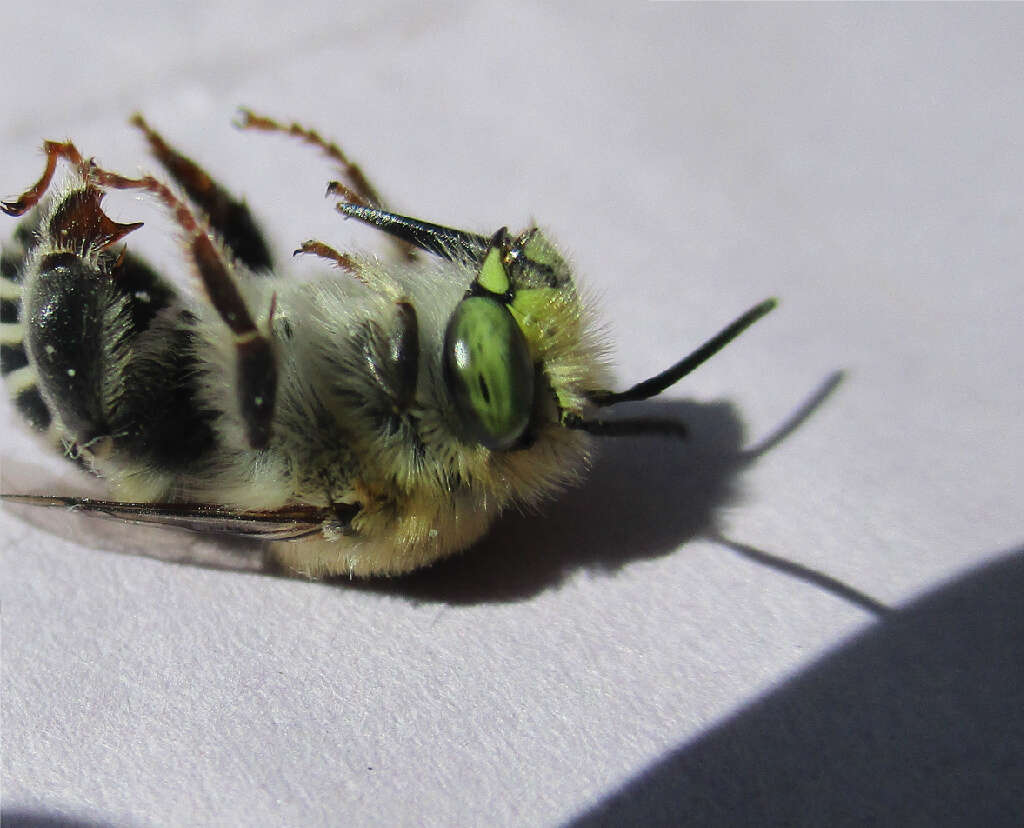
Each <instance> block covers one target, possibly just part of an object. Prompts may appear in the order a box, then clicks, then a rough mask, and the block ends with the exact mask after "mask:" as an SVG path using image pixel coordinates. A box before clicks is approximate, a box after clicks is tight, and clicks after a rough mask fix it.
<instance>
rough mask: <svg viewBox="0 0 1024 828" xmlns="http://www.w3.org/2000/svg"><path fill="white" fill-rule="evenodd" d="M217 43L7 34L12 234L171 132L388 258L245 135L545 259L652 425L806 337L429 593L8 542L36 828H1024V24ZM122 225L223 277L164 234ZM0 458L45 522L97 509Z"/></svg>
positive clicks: (313, 230) (90, 14) (434, 582)
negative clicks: (22, 205) (646, 391)
mask: <svg viewBox="0 0 1024 828" xmlns="http://www.w3.org/2000/svg"><path fill="white" fill-rule="evenodd" d="M208 6H209V4H205V3H181V4H175V5H174V6H173V7H172V6H170V5H168V6H167V7H164V6H163V5H161V4H151V5H147V4H139V3H135V4H130V5H128V4H125V5H123V6H118V5H116V4H108V5H105V6H102V7H87V6H77V7H68V8H65V9H62V10H60V11H54V10H53V9H46V10H41V9H40V10H33V9H31V8H28V7H24V8H19V12H18V14H17V15H16V16H10V17H9V18H8V19H7V20H6V22H5V29H4V38H3V40H4V54H5V60H4V62H5V67H6V68H5V70H4V80H3V81H2V82H0V102H2V104H3V113H4V119H3V123H2V124H0V148H2V159H3V160H2V165H0V191H2V192H3V194H4V195H5V197H7V196H12V195H16V194H17V192H18V191H19V190H20V189H21V188H23V187H24V186H26V185H27V184H29V183H30V182H31V181H33V180H34V179H35V177H36V176H37V175H38V173H39V171H40V169H41V156H40V154H39V152H38V146H39V144H40V142H41V141H42V139H44V138H54V139H63V138H65V137H72V138H74V139H75V141H76V142H77V143H78V145H79V146H80V147H81V149H82V150H83V152H85V153H88V154H93V155H95V156H97V157H98V158H99V159H101V160H102V161H103V162H104V163H105V164H106V165H107V166H110V167H113V168H115V169H119V170H122V171H124V172H126V173H133V172H135V171H136V170H138V169H140V168H146V169H152V168H154V166H155V165H154V164H153V162H152V161H151V160H150V159H149V158H147V156H146V154H145V152H144V147H143V142H142V141H141V140H140V138H139V136H138V135H136V134H134V133H133V132H132V131H131V130H130V129H129V128H128V127H127V125H126V120H127V117H128V115H129V114H130V113H131V112H133V111H135V110H136V109H138V110H141V111H143V112H145V113H146V115H147V117H148V118H149V119H150V120H151V121H152V123H153V124H154V125H155V126H157V127H158V128H159V129H161V130H163V131H164V133H165V134H166V135H167V136H168V138H169V139H172V140H173V141H174V142H176V143H177V144H178V145H179V146H181V147H182V148H183V149H186V150H187V151H189V152H190V153H192V154H193V155H194V156H195V157H196V158H197V159H198V160H200V161H201V162H202V163H204V164H205V165H207V167H208V168H209V169H210V170H211V171H212V172H213V173H215V174H217V175H218V176H220V177H221V178H222V179H223V180H224V181H225V182H226V183H227V184H228V185H229V186H231V187H232V188H234V189H235V190H237V191H239V192H242V193H244V194H245V195H246V197H247V198H248V200H249V203H250V204H251V205H252V206H253V208H254V209H255V211H256V213H257V215H258V216H259V218H260V220H261V221H262V222H263V223H264V225H265V226H266V227H267V229H268V232H269V235H270V237H271V241H272V242H273V244H274V246H275V248H276V250H277V252H278V256H279V259H280V260H281V261H286V260H288V253H289V252H290V251H291V250H292V249H294V247H295V246H296V244H297V243H298V242H301V241H303V240H305V239H307V238H310V237H319V238H323V239H325V240H327V241H329V242H331V243H333V244H336V245H340V246H345V245H352V246H360V247H366V246H369V245H373V244H374V243H375V242H377V241H378V240H377V239H376V238H375V237H374V236H373V235H372V234H370V233H366V232H365V231H362V230H360V229H359V228H356V227H354V226H353V225H352V223H347V224H345V223H342V222H340V221H339V220H338V218H337V216H336V215H335V214H334V212H333V210H332V209H331V204H330V202H328V201H325V200H324V199H323V198H322V197H321V196H322V193H323V188H324V185H325V183H326V181H327V180H328V179H329V178H330V177H331V170H330V168H329V166H328V165H327V164H326V163H324V162H323V160H322V159H321V158H320V157H318V156H317V155H316V154H315V153H311V152H310V151H308V150H307V149H305V148H303V147H301V146H299V145H295V144H291V143H289V142H287V141H285V140H279V139H275V138H272V137H267V136H258V135H244V134H240V133H238V132H236V131H234V130H233V129H232V128H231V126H230V119H231V118H232V116H233V114H234V111H235V108H236V107H237V106H238V105H242V104H244V105H247V106H251V107H253V108H256V109H259V110H262V111H265V112H268V113H270V114H274V115H277V116H280V117H283V118H295V119H298V120H301V121H303V122H305V123H308V124H311V125H314V126H316V127H318V128H319V129H321V130H322V131H323V132H324V133H325V134H327V135H330V136H333V137H336V138H337V139H338V140H339V141H341V142H342V143H343V145H344V146H345V147H346V148H347V149H348V150H349V152H350V153H351V154H352V156H353V157H354V158H356V159H358V160H359V161H360V162H361V163H362V164H363V166H364V168H365V169H366V170H367V172H368V173H370V174H371V175H372V176H373V178H374V180H375V181H376V183H377V184H378V186H379V188H380V189H381V190H382V191H383V192H384V193H385V194H386V196H387V197H388V198H389V199H390V200H391V202H392V203H393V204H394V205H396V207H398V208H399V209H402V210H405V211H408V212H409V213H411V214H413V215H417V216H421V217H423V218H425V219H429V220H433V221H437V222H441V223H447V224H452V225H457V226H465V227H468V228H471V229H475V230H479V231H481V232H490V231H493V230H494V229H496V228H497V227H500V226H502V225H504V224H508V225H510V226H511V227H512V228H513V229H517V228H519V227H522V226H525V225H527V224H528V223H529V222H530V221H531V220H532V219H536V220H538V221H540V222H541V223H543V224H544V225H545V226H546V227H548V228H549V229H550V230H551V232H552V234H553V235H554V236H555V237H556V238H557V239H559V240H560V241H561V242H562V244H564V245H565V246H566V248H567V249H568V250H569V251H570V253H571V254H572V256H573V259H574V261H575V263H576V266H577V268H578V271H579V280H580V282H581V283H582V284H584V285H586V290H587V291H588V292H589V294H590V295H591V296H592V297H594V299H595V301H597V302H598V303H599V306H600V307H601V309H602V312H603V317H604V319H606V320H607V323H608V330H609V334H610V336H611V338H612V340H613V341H614V343H615V346H616V365H617V371H618V376H619V377H620V379H621V381H622V383H623V384H624V385H625V384H627V383H631V382H633V381H635V380H637V379H640V378H643V377H646V376H648V375H650V374H651V373H653V372H655V371H658V370H660V369H661V368H663V367H665V366H667V365H668V364H670V363H671V362H672V361H674V360H675V359H676V358H678V357H679V356H681V355H682V354H683V353H685V352H686V351H688V350H689V349H690V348H692V347H693V346H695V345H697V344H698V343H699V342H700V341H701V340H702V339H703V338H705V337H706V336H708V335H710V334H711V333H713V332H714V331H715V330H717V328H718V327H719V326H720V325H722V324H724V323H725V322H727V321H729V320H730V319H731V318H733V317H734V316H735V315H737V314H738V313H740V312H741V311H743V310H745V309H746V308H747V307H748V306H750V305H752V304H754V303H755V302H757V301H759V300H761V299H763V298H765V297H767V296H770V295H776V296H778V297H779V298H780V300H781V304H780V307H779V309H778V310H777V311H776V312H775V313H773V314H772V315H771V316H770V317H768V318H767V319H765V320H764V321H763V322H761V323H759V324H758V325H757V326H756V327H755V328H754V329H752V330H751V331H750V332H748V333H747V334H745V335H744V336H743V337H742V338H741V339H740V340H739V341H737V342H736V343H735V344H734V345H732V346H730V347H729V348H728V349H727V350H726V351H724V352H723V353H722V354H721V355H719V356H717V357H716V358H715V359H714V360H712V361H711V362H710V363H709V364H708V365H707V366H705V367H704V368H702V369H701V370H700V371H699V372H698V373H696V374H694V375H693V376H692V377H691V378H689V379H688V380H686V382H685V383H684V384H682V385H680V386H679V387H678V388H677V389H674V390H673V391H672V392H671V393H669V394H667V395H666V396H665V399H664V401H663V402H659V403H657V404H652V405H649V406H647V407H645V408H644V409H643V410H645V411H646V412H648V413H654V414H658V415H669V416H679V417H681V418H683V419H685V420H687V421H688V422H689V423H690V424H691V426H692V432H693V434H692V439H691V440H690V441H689V442H688V443H686V444H677V443H672V442H671V441H666V440H659V439H650V440H622V441H619V442H615V443H609V444H608V445H607V446H606V450H605V451H604V452H603V454H602V456H601V458H600V460H599V461H598V462H597V464H596V466H595V468H594V470H593V474H592V476H591V478H590V480H589V481H588V482H587V483H586V484H585V485H584V486H582V487H581V488H579V489H578V490H576V491H573V492H569V493H567V494H566V495H565V497H563V498H562V499H560V500H558V501H556V502H553V503H551V504H549V505H548V506H547V507H546V508H545V509H544V510H543V512H542V513H541V514H538V515H510V516H508V517H507V518H506V519H503V520H502V521H501V522H500V524H499V525H498V526H497V527H496V529H495V531H494V533H493V534H492V535H491V536H490V537H489V538H488V539H487V540H486V541H484V542H483V543H481V544H480V545H479V547H478V548H476V549H474V550H473V551H471V552H470V553H468V554H466V555H464V556H462V557H461V558H459V559H457V560H453V561H451V562H448V563H445V564H443V565H439V566H437V567H435V568H434V569H432V570H430V571H428V572H426V573H423V574H421V575H418V576H414V577H411V578H406V579H401V580H396V581H393V582H384V583H373V584H350V583H348V582H341V583H319V584H317V583H306V582H303V581H299V580H289V579H282V578H275V577H267V576H265V575H261V574H258V573H254V572H252V571H246V570H251V568H252V567H251V566H250V563H251V560H250V559H251V557H252V550H251V549H250V548H249V547H235V546H227V545H225V544H221V543H218V542H211V541H205V540H203V541H196V540H194V539H193V538H191V537H187V536H182V535H178V534H168V533H160V532H153V531H143V530H139V529H136V528H131V527H121V526H119V525H116V524H110V523H106V522H103V523H101V524H97V522H96V521H84V520H77V519H72V518H71V517H69V516H61V515H53V514H50V513H46V514H43V515H40V514H38V513H32V512H30V511H26V510H24V509H18V510H14V509H8V510H6V511H5V512H4V513H3V514H0V522H2V525H0V538H2V539H3V543H2V547H3V548H2V574H3V584H2V601H3V604H2V714H3V722H2V724H3V809H4V816H5V824H7V822H8V821H10V822H11V823H12V824H16V821H17V820H18V819H28V818H37V819H49V820H53V821H54V822H60V821H61V820H65V819H66V820H71V821H84V822H85V823H87V824H91V823H98V824H116V825H168V824H215V823H216V824H247V825H251V824H257V825H262V824H265V825H297V824H313V825H317V824H320V825H327V824H341V823H347V824H375V823H377V824H451V825H471V824H554V823H560V822H565V821H568V820H572V819H581V820H582V821H583V822H584V823H585V824H586V823H589V822H592V823H594V824H601V823H603V822H609V823H622V822H626V821H629V820H633V819H640V818H643V819H646V820H648V821H650V820H652V819H655V818H659V817H660V818H662V819H665V820H666V821H668V820H670V819H672V818H678V817H680V816H685V817H688V818H689V819H690V820H692V821H693V822H696V823H699V822H709V821H723V822H733V823H735V822H737V821H747V822H751V823H760V824H764V823H772V822H778V823H787V822H788V823H792V822H801V821H804V822H808V823H815V824H830V823H833V822H835V821H836V819H839V818H847V819H855V820H857V821H863V820H865V819H867V818H872V817H873V818H877V819H880V820H881V821H882V822H887V823H903V824H906V823H907V822H914V821H921V822H928V823H934V822H936V821H938V822H942V821H952V820H954V819H957V818H963V819H964V820H965V821H975V822H979V823H980V822H987V823H988V824H993V823H994V822H1000V821H1003V820H1006V821H1009V820H1010V819H1011V818H1012V817H1013V816H1018V817H1019V811H1018V812H1017V813H1016V814H1015V813H1014V809H1019V808H1020V800H1019V792H1020V790H1022V789H1024V788H1022V786H1024V779H1022V770H1021V768H1022V757H1021V753H1022V748H1021V745H1022V744H1024V719H1022V715H1021V712H1020V711H1021V710H1022V709H1024V704H1022V702H1024V698H1022V689H1021V688H1022V687H1024V682H1022V681H1021V679H1022V678H1024V677H1022V676H1021V667H1020V665H1021V663H1022V660H1021V655H1022V654H1021V644H1020V642H1021V640H1022V638H1021V633H1022V632H1024V615H1022V612H1021V610H1020V601H1019V600H1018V598H1019V596H1020V595H1021V594H1022V589H1024V557H1022V553H1024V545H1022V544H1024V509H1022V502H1021V494H1020V492H1021V487H1020V480H1021V473H1022V470H1024V464H1022V460H1024V448H1022V446H1024V424H1022V414H1024V383H1022V381H1021V377H1022V376H1024V358H1022V355H1021V354H1022V350H1021V342H1022V341H1024V322H1022V319H1024V280H1022V278H1021V262H1022V261H1024V245H1022V239H1024V209H1022V206H1021V205H1022V190H1024V154H1022V153H1021V146H1022V141H1024V116H1022V112H1024V92H1022V86H1021V82H1020V79H1021V77H1022V76H1024V53H1022V51H1021V49H1020V44H1021V42H1024V10H1022V9H1021V8H1020V7H1018V6H1002V5H1000V6H984V7H964V6H918V5H908V6H866V7H862V6H843V7H834V6H820V7H819V6H799V7H774V6H773V7H762V6H757V7H740V6H731V5H729V6H692V5H689V4H668V3H666V4H657V3H655V4H633V5H630V6H629V7H623V6H620V5H618V4H613V5H611V6H607V7H603V8H601V7H595V6H592V5H586V6H584V5H582V4H581V5H577V6H562V7H557V8H549V7H548V5H547V4H539V3H538V4H531V3H527V4H515V5H514V7H511V6H504V7H503V6H500V5H496V6H493V7H492V6H488V5H484V4H478V5H462V4H450V5H437V4H432V5H431V6H430V7H429V8H427V7H421V6H419V5H417V4H414V3H408V2H406V3H392V4H380V3H375V4H372V5H370V4H367V5H365V6H361V7H360V6H351V5H350V4H337V3H310V4H306V6H305V7H304V8H303V9H301V10H298V9H296V8H294V7H288V6H287V5H286V4H280V3H235V4H214V5H213V6H212V8H210V7H208ZM108 204H109V206H110V208H111V210H112V211H114V212H116V214H117V216H118V217H119V218H121V219H122V220H144V221H146V223H147V226H146V227H145V228H144V229H143V230H142V231H140V232H139V233H136V234H135V235H134V236H133V237H132V244H133V245H134V246H135V249H139V250H141V251H143V252H145V253H146V254H147V255H149V256H150V257H151V258H153V259H154V260H156V261H158V262H159V263H160V265H161V267H162V268H165V269H166V270H167V271H168V272H177V273H178V274H183V273H185V270H184V268H183V266H182V263H181V259H180V256H179V254H178V251H177V249H176V247H175V239H174V235H173V231H172V230H171V229H170V228H169V225H168V224H167V222H166V221H165V220H164V219H163V217H162V215H161V214H160V211H159V210H158V209H155V208H154V207H153V206H152V205H150V204H148V203H146V202H145V201H144V200H139V199H136V198H135V197H133V196H126V195H119V196H116V197H115V196H112V197H111V198H110V199H109V202H108ZM12 227H13V222H8V223H7V224H6V225H4V228H5V229H4V228H0V229H4V235H5V236H6V234H7V232H8V231H9V230H10V229H11V228H12ZM840 372H841V373H840ZM801 414H803V415H806V416H802V417H801ZM0 417H2V421H3V428H2V429H0V451H2V454H0V457H2V459H3V464H4V465H3V473H4V483H3V485H4V488H5V489H6V490H23V489H25V488H27V487H32V488H33V489H35V490H38V489H39V488H40V487H42V488H49V489H51V490H55V489H54V487H60V488H59V490H60V491H80V490H82V488H83V486H85V485H87V484H86V483H84V482H83V481H82V480H81V478H78V477H76V473H75V472H73V471H72V470H68V469H65V468H64V467H63V464H62V463H61V462H59V461H57V460H53V459H51V458H49V456H48V455H46V454H45V453H43V452H42V451H41V449H40V448H39V446H37V445H36V444H34V443H33V442H32V441H31V439H30V438H29V437H27V436H26V433H25V432H24V431H23V430H21V429H20V428H19V427H18V425H17V423H16V418H15V415H14V412H13V409H12V408H11V406H10V405H9V404H8V403H7V402H6V400H5V401H4V402H3V405H2V407H0ZM787 423H791V424H792V425H793V427H792V428H791V429H788V430H786V431H785V433H783V434H782V435H780V436H781V437H782V439H779V440H777V441H774V442H772V443H771V444H770V445H768V446H766V447H765V450H764V451H763V452H760V453H756V452H755V453H751V452H745V450H746V449H750V448H752V447H757V446H758V445H759V444H761V443H763V442H764V441H765V440H770V439H771V436H772V435H773V434H776V433H777V432H778V430H779V429H783V428H784V427H785V426H786V424H787ZM147 553H148V554H150V555H153V556H155V557H156V559H154V557H147V556H146V554H147ZM179 557H185V558H191V559H198V560H202V561H206V562H211V561H212V562H223V561H225V560H227V561H229V562H232V561H233V562H234V563H235V564H236V565H237V567H238V570H241V571H238V570H220V569H215V568H202V567H197V566H192V565H176V564H174V563H168V562H167V561H166V560H165V559H167V558H179ZM968 817H970V818H971V819H970V820H968Z"/></svg>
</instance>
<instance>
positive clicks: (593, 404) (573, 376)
mask: <svg viewBox="0 0 1024 828" xmlns="http://www.w3.org/2000/svg"><path fill="white" fill-rule="evenodd" d="M338 209H339V210H340V211H341V212H342V213H344V214H345V215H348V216H351V217H353V218H358V219H360V220H362V221H365V222H368V223H370V224H373V225H374V226H376V227H378V228H379V229H381V230H384V231H385V232H387V233H390V234H392V235H394V236H397V237H398V238H400V239H402V240H403V241H405V242H407V243H409V244H411V245H413V246H415V247H418V248H420V249H422V250H426V251H429V252H431V253H435V254H436V255H438V256H441V257H442V258H445V259H449V260H452V261H459V262H470V263H472V266H473V268H474V272H475V278H474V279H473V281H472V283H471V284H470V285H469V288H468V290H467V291H466V293H465V295H464V296H463V298H462V299H461V301H459V303H458V304H457V305H456V306H455V310H454V311H453V312H452V314H451V317H450V318H449V320H448V323H447V329H446V331H445V337H444V346H443V347H444V353H443V366H444V381H445V383H446V385H447V387H448V391H449V392H450V394H451V396H452V399H453V400H454V406H455V409H456V411H457V413H458V418H459V421H460V424H461V434H460V435H459V436H460V439H461V440H462V441H463V442H465V443H468V444H470V445H480V446H484V447H485V448H488V449H492V450H495V451H508V450H514V449H518V448H525V447H527V446H528V445H530V443H531V442H532V439H533V435H534V434H536V432H537V431H538V430H540V429H542V428H543V427H545V426H549V425H555V426H559V427H564V428H568V429H573V430H579V431H586V432H589V433H591V434H598V435H603V436H614V435H622V434H636V433H645V432H661V433H670V434H675V435H677V436H681V435H683V434H685V431H686V429H685V426H684V425H683V424H681V423H676V422H674V421H664V420H657V419H650V418H638V419H622V418H616V419H615V420H613V421H605V420H602V419H600V418H590V419H587V418H586V414H587V413H588V410H591V411H592V410H593V409H595V408H601V407H606V406H611V405H616V404H617V403H624V402H635V401H638V400H644V399H648V398H649V397H653V396H655V395H657V394H660V393H661V392H662V391H664V390H665V389H666V388H668V387H669V386H671V385H673V384H674V383H676V382H678V381H679V380H680V379H682V378H683V377H684V376H686V375H687V374H689V373H690V372H691V371H692V370H693V369H694V368H696V367H697V366H699V365H701V364H703V363H704V362H705V361H706V360H707V359H708V358H710V357H711V356H712V355H714V354H715V353H717V352H718V351H719V350H720V349H721V348H723V347H724V346H725V345H726V344H728V343H729V342H731V341H732V340H733V339H735V338H736V337H737V336H738V335H739V334H740V333H742V332H743V331H744V330H746V329H747V328H748V327H750V325H752V324H753V323H754V322H756V321H757V320H758V319H760V318H761V317H762V316H764V315H765V314H766V313H768V312H769V311H770V310H772V308H774V307H775V304H776V302H775V300H774V299H767V300H765V301H763V302H760V303H759V304H757V305H755V306H754V307H752V308H751V309H750V310H748V311H747V312H746V313H744V314H743V315H742V316H740V317H738V318H737V319H736V320H735V321H733V322H732V323H731V324H729V325H727V326H726V327H725V328H723V329H722V330H721V331H719V333H718V334H716V335H715V336H713V337H712V338H711V339H709V340H708V341H707V342H705V343H704V344H703V345H701V346H700V347H699V348H698V349H697V350H695V351H694V352H693V353H691V354H689V355H688V356H686V357H684V358H683V359H681V360H679V361H678V362H677V363H675V364H674V365H672V366H671V367H669V368H668V369H666V370H665V371H662V372H661V373H660V374H656V375H655V376H653V377H651V378H649V379H647V380H644V381H643V382H640V383H637V384H636V385H635V386H633V387H632V388H629V389H627V390H625V391H620V392H612V391H609V390H606V389H607V387H608V386H607V374H606V366H605V365H604V360H603V351H604V349H603V347H602V344H601V343H600V342H599V341H598V340H597V338H596V337H595V335H594V332H593V330H592V329H591V328H590V327H589V326H588V325H587V324H586V323H585V316H586V315H585V312H584V308H583V306H582V304H581V302H580V299H579V296H578V294H577V292H576V288H575V285H574V284H573V280H572V274H571V271H570V268H569V266H568V264H567V263H566V261H565V259H564V258H563V257H562V256H561V254H560V253H559V252H558V251H557V249H556V248H555V246H554V245H553V244H551V242H550V241H548V239H547V238H546V237H545V236H544V234H543V233H542V232H541V231H540V230H538V229H536V228H531V229H530V230H527V231H525V232H524V233H521V234H520V235H518V236H514V237H513V236H511V235H509V233H508V230H507V229H506V228H502V229H501V230H499V231H498V232H497V233H495V234H494V235H493V236H492V237H491V238H489V239H488V238H487V237H485V236H479V235H476V234H474V233H469V232H466V231H463V230H453V229H451V228H447V227H442V226H440V225H436V224H430V223H427V222H423V221H420V220H418V219H410V218H406V217H404V216H398V215H395V214H393V213H388V212H385V211H383V210H379V209H377V208H372V207H364V206H361V205H355V204H339V205H338Z"/></svg>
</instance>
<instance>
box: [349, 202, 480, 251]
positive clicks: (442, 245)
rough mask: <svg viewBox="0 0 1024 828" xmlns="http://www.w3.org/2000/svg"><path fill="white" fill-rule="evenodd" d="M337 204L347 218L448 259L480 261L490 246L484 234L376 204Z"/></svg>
mask: <svg viewBox="0 0 1024 828" xmlns="http://www.w3.org/2000/svg"><path fill="white" fill-rule="evenodd" d="M336 207H337V210H338V212H339V213H341V214H343V215H345V216H348V217H349V218H354V219H358V220H359V221H363V222H366V223H367V224H372V225H373V226H374V227H376V228H377V229H378V230H383V231H384V232H385V233H388V234H389V235H391V236H394V237H395V238H398V239H401V240H402V241H404V242H407V243H409V244H411V245H413V246H415V247H418V248H420V249H421V250H426V251H427V252H428V253H433V254H435V255H437V256H440V257H441V258H443V259H448V260H450V261H454V260H456V259H462V258H466V259H470V260H472V261H479V260H482V259H483V257H484V254H486V253H487V251H488V249H489V248H490V245H491V240H490V239H488V238H487V237H485V236H479V235H477V234H476V233H470V232H468V231H466V230H455V229H453V228H451V227H442V226H441V225H440V224H431V223H430V222H427V221H420V220H419V219H414V218H409V217H408V216H400V215H397V214H396V213H389V212H388V211H387V210H381V209H378V208H377V207H366V206H364V205H362V204H352V203H350V202H346V201H340V202H338V204H337V205H336Z"/></svg>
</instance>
